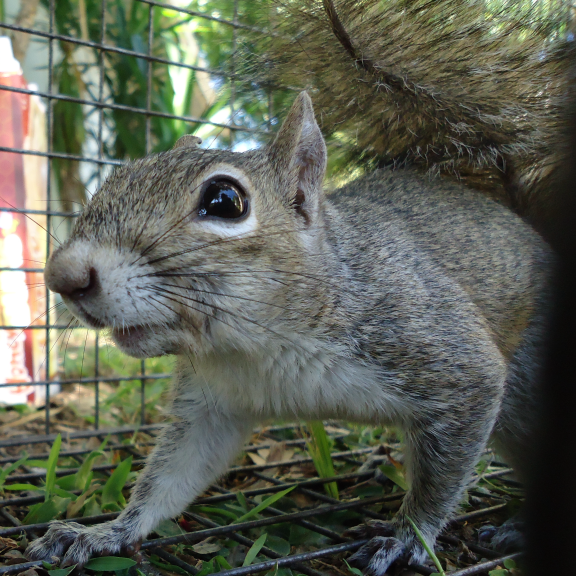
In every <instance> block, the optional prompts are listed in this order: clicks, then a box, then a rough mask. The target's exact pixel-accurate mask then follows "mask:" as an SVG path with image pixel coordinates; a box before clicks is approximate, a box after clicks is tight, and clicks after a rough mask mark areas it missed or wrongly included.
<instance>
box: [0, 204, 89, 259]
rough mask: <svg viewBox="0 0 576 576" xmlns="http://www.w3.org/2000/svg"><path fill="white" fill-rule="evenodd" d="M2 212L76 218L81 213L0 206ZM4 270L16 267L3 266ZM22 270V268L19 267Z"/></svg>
mask: <svg viewBox="0 0 576 576" xmlns="http://www.w3.org/2000/svg"><path fill="white" fill-rule="evenodd" d="M0 212H16V213H17V214H39V215H41V216H47V215H48V214H49V215H50V216H64V217H66V218H71V217H72V218H75V217H76V216H78V215H79V212H58V211H54V210H30V209H24V208H4V207H3V206H2V207H0ZM2 270H15V268H2ZM17 270H21V268H17Z"/></svg>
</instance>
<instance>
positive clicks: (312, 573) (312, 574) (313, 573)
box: [189, 514, 323, 576]
mask: <svg viewBox="0 0 576 576" xmlns="http://www.w3.org/2000/svg"><path fill="white" fill-rule="evenodd" d="M189 516H190V517H192V518H193V519H194V520H196V522H198V523H199V524H204V525H205V526H208V527H209V528H215V527H217V526H218V524H216V522H212V520H208V519H207V518H204V517H202V516H200V515H198V514H189ZM229 538H230V539H231V540H234V541H235V542H238V543H239V544H243V545H244V546H247V547H251V546H252V545H253V544H254V540H250V538H246V536H241V535H240V534H230V536H229ZM260 554H264V556H268V558H275V559H276V558H282V556H281V555H280V554H278V552H274V550H272V549H271V548H268V547H267V546H262V548H261V549H260ZM294 566H295V568H297V569H298V571H299V572H302V573H303V574H306V575H307V576H323V575H322V573H321V572H318V571H317V570H313V569H311V568H308V566H306V565H305V564H301V563H299V562H298V563H295V564H294Z"/></svg>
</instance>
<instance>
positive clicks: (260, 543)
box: [242, 534, 268, 566]
mask: <svg viewBox="0 0 576 576" xmlns="http://www.w3.org/2000/svg"><path fill="white" fill-rule="evenodd" d="M267 536H268V534H262V536H260V538H258V540H256V542H254V544H252V546H251V548H250V550H248V552H247V553H246V558H244V562H243V564H242V566H250V564H252V562H254V559H255V558H256V556H258V553H259V552H260V550H262V548H263V547H264V542H266V537H267Z"/></svg>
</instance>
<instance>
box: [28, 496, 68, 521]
mask: <svg viewBox="0 0 576 576" xmlns="http://www.w3.org/2000/svg"><path fill="white" fill-rule="evenodd" d="M56 498H58V496H53V497H52V498H51V499H50V500H46V501H44V502H41V503H40V504H35V505H34V506H30V509H29V511H28V514H27V515H26V517H25V518H24V524H40V523H42V522H49V521H50V520H54V518H56V516H58V514H59V513H60V512H61V510H60V509H59V507H58V505H57V502H56ZM58 499H59V500H61V499H60V498H58Z"/></svg>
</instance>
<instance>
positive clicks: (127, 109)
mask: <svg viewBox="0 0 576 576" xmlns="http://www.w3.org/2000/svg"><path fill="white" fill-rule="evenodd" d="M0 90H6V91H8V92H18V93H20V94H35V95H36V96H41V97H43V98H47V99H48V100H62V101H65V102H70V103H73V104H82V105H85V106H93V107H94V108H105V109H107V110H119V111H121V112H132V113H134V114H142V115H150V116H155V117H157V118H165V119H167V120H182V121H183V122H189V123H191V124H209V125H210V126H216V127H218V128H228V129H229V130H238V131H240V132H250V133H253V134H260V133H262V134H263V133H265V131H264V130H261V129H260V128H249V127H247V126H238V125H236V124H224V123H222V122H213V121H212V120H209V119H206V118H196V117H195V116H179V115H178V114H168V113H167V112H159V111H157V110H145V109H142V108H137V107H135V106H127V105H125V104H106V103H104V102H98V100H85V99H83V98H75V97H73V96H65V95H63V94H50V93H49V92H39V91H37V90H28V89H25V88H15V87H12V86H4V85H3V84H0ZM7 151H8V152H10V151H12V150H11V149H8V150H7ZM73 159H74V158H73Z"/></svg>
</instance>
